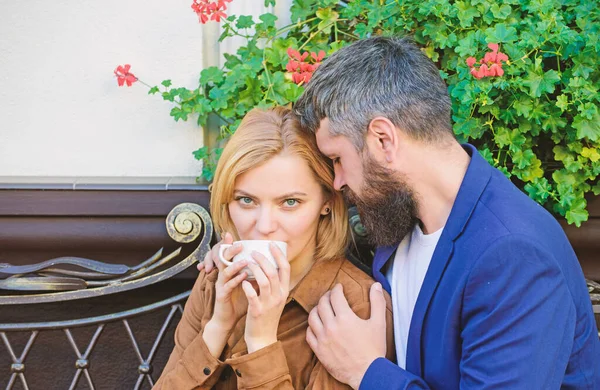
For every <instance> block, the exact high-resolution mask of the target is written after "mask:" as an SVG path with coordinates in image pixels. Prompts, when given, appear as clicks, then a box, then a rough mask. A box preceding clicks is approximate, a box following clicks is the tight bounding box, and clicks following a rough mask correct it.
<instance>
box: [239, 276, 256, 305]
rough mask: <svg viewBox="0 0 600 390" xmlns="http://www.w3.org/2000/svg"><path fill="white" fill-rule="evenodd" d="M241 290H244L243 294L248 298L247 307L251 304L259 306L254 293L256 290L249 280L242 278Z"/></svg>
mask: <svg viewBox="0 0 600 390" xmlns="http://www.w3.org/2000/svg"><path fill="white" fill-rule="evenodd" d="M242 290H244V294H245V295H246V299H247V300H248V307H251V306H252V307H254V308H259V307H260V300H259V299H258V295H257V294H256V291H254V288H253V287H252V285H251V284H250V282H249V281H247V280H244V281H243V282H242Z"/></svg>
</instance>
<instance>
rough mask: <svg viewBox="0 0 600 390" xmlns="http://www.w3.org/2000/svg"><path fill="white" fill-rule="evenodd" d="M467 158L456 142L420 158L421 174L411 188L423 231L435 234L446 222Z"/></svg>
mask: <svg viewBox="0 0 600 390" xmlns="http://www.w3.org/2000/svg"><path fill="white" fill-rule="evenodd" d="M470 161H471V159H470V157H469V155H468V153H467V152H466V151H465V150H464V149H463V148H462V146H460V144H458V143H456V144H454V145H453V146H451V147H450V148H449V149H446V150H443V151H435V150H433V151H432V152H430V153H428V156H426V158H424V159H423V164H422V165H421V167H422V169H421V170H420V172H419V176H421V177H420V178H419V180H415V187H414V189H415V191H416V193H417V194H418V195H417V196H418V202H419V209H418V218H419V219H420V220H421V223H422V230H423V233H424V234H431V233H434V232H436V231H438V230H439V229H441V228H442V227H444V225H445V224H446V221H447V219H448V217H449V216H450V212H451V211H452V207H453V206H454V201H455V200H456V197H457V195H458V191H459V189H460V186H461V184H462V181H463V179H464V177H465V174H466V172H467V168H468V167H469V162H470Z"/></svg>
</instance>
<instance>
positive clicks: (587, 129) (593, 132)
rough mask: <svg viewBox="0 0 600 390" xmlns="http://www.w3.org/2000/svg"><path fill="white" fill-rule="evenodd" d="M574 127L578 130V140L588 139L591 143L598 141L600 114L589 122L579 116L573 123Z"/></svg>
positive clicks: (599, 136)
mask: <svg viewBox="0 0 600 390" xmlns="http://www.w3.org/2000/svg"><path fill="white" fill-rule="evenodd" d="M573 127H574V128H575V129H577V137H578V138H587V139H589V140H590V141H597V140H598V139H600V114H599V113H598V112H596V115H594V117H593V118H592V119H591V120H589V119H585V118H583V117H582V116H581V115H577V116H576V117H575V120H574V121H573Z"/></svg>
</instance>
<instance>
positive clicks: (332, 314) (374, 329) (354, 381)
mask: <svg viewBox="0 0 600 390" xmlns="http://www.w3.org/2000/svg"><path fill="white" fill-rule="evenodd" d="M370 298H371V316H370V318H369V319H367V320H363V319H361V318H360V317H358V316H357V315H356V314H355V313H354V312H353V311H352V309H351V308H350V306H349V305H348V301H347V300H346V298H345V297H344V291H343V288H342V285H341V284H337V285H336V286H335V287H334V288H333V289H332V290H331V291H329V292H327V293H326V294H325V295H323V297H321V299H320V301H319V304H318V305H317V306H316V307H315V308H314V309H313V310H312V311H311V312H310V315H309V317H308V325H309V326H308V329H307V331H306V341H307V342H308V345H309V346H310V347H311V348H312V350H313V351H314V352H315V355H317V358H318V359H319V361H320V362H321V364H323V366H324V367H325V368H326V369H327V371H329V373H330V374H331V375H332V376H333V377H334V378H336V379H337V380H338V381H340V382H342V383H346V384H348V385H350V386H351V387H352V388H354V389H358V387H359V385H360V382H361V381H362V378H363V376H364V375H365V373H366V372H367V369H368V368H369V366H370V365H371V363H372V362H373V361H374V360H375V359H377V358H379V357H385V354H386V331H385V330H386V329H385V327H386V323H385V319H386V304H385V298H384V296H383V290H382V288H381V285H380V284H379V283H375V284H373V285H372V286H371V291H370Z"/></svg>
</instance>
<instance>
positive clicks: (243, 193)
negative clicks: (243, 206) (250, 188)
mask: <svg viewBox="0 0 600 390" xmlns="http://www.w3.org/2000/svg"><path fill="white" fill-rule="evenodd" d="M233 194H234V195H241V196H247V197H248V198H254V197H255V196H254V195H252V194H251V193H249V192H246V191H242V190H237V189H236V190H233Z"/></svg>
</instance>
